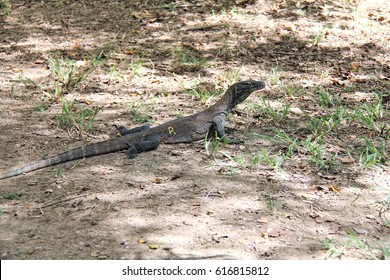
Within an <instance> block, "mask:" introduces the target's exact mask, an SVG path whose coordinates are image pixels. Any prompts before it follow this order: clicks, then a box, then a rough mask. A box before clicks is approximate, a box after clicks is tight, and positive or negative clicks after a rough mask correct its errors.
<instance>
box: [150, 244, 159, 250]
mask: <svg viewBox="0 0 390 280" xmlns="http://www.w3.org/2000/svg"><path fill="white" fill-rule="evenodd" d="M158 248H160V245H159V244H149V249H152V250H156V249H158Z"/></svg>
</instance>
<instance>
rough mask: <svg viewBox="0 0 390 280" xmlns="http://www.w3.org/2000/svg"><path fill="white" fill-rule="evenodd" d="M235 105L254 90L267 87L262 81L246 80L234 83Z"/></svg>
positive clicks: (232, 87)
mask: <svg viewBox="0 0 390 280" xmlns="http://www.w3.org/2000/svg"><path fill="white" fill-rule="evenodd" d="M230 88H231V89H232V92H233V94H234V96H233V102H234V105H237V104H238V103H241V102H242V101H244V100H245V99H246V98H247V97H248V96H249V95H250V94H251V93H252V92H254V91H256V90H259V89H263V88H265V83H264V82H262V81H255V80H246V81H241V82H238V83H235V84H233V85H232V86H231V87H230Z"/></svg>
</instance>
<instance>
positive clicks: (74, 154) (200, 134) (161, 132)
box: [0, 80, 265, 180]
mask: <svg viewBox="0 0 390 280" xmlns="http://www.w3.org/2000/svg"><path fill="white" fill-rule="evenodd" d="M264 87H265V83H264V82H261V81H254V80H247V81H242V82H238V83H235V84H233V85H232V86H230V87H229V88H228V90H227V91H226V92H225V94H224V95H223V96H222V97H221V99H220V100H219V101H218V102H216V103H215V104H214V105H212V106H210V107H209V108H207V109H205V110H204V111H202V112H199V113H196V114H194V115H190V116H187V117H184V118H178V119H174V120H171V121H168V122H166V123H163V124H161V125H159V126H156V127H152V128H149V127H142V128H138V129H137V128H136V129H133V131H132V130H127V129H125V128H123V127H120V128H119V130H120V132H121V134H122V136H121V137H118V138H115V139H109V140H107V141H103V142H98V143H94V144H90V145H86V146H83V147H80V148H76V149H73V150H69V151H65V152H63V153H60V154H57V155H54V156H52V157H49V158H47V159H43V160H40V161H37V162H34V163H31V164H28V165H25V166H23V167H21V168H17V169H14V170H12V171H8V172H5V173H1V174H0V180H1V179H5V178H9V177H13V176H17V175H20V174H22V173H26V172H30V171H34V170H37V169H41V168H44V167H48V166H52V165H56V164H60V163H64V162H68V161H72V160H76V159H81V158H86V157H91V156H96V155H102V154H107V153H112V152H117V151H122V150H129V157H130V158H133V157H135V156H136V155H137V153H140V152H145V151H148V150H152V149H155V148H157V146H158V145H159V144H160V143H167V144H174V143H189V142H193V141H197V140H201V139H204V137H205V136H206V134H207V133H209V132H210V131H211V132H213V131H215V132H217V134H218V135H219V136H220V137H222V136H224V135H225V130H224V127H223V121H224V119H225V118H226V116H227V115H228V114H229V113H230V112H231V110H232V109H233V108H234V107H235V106H236V105H237V104H239V103H241V102H242V101H244V100H245V99H246V98H247V97H248V96H249V95H250V94H251V93H252V92H254V91H256V90H259V89H262V88H264ZM210 135H212V134H210Z"/></svg>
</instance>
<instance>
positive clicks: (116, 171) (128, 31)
mask: <svg viewBox="0 0 390 280" xmlns="http://www.w3.org/2000/svg"><path fill="white" fill-rule="evenodd" d="M5 2H6V3H9V2H11V3H12V4H9V10H7V9H4V10H2V11H1V13H0V21H1V26H2V27H1V28H0V60H1V61H2V63H1V66H0V80H1V84H0V90H1V104H0V120H1V123H0V159H1V160H0V170H1V172H3V171H4V170H8V169H10V168H12V167H14V166H19V165H23V164H26V163H29V162H33V161H35V160H38V159H40V158H42V157H44V156H47V155H53V154H55V153H58V152H61V151H64V150H67V149H70V148H74V147H78V146H80V145H83V144H84V143H87V142H89V141H102V140H105V139H108V138H113V137H116V136H117V132H116V131H115V129H114V126H113V125H114V124H121V125H125V126H127V127H132V126H137V125H140V123H142V124H143V123H145V122H150V121H154V124H160V123H163V122H165V121H167V120H170V119H173V118H176V117H178V116H181V115H188V114H192V113H194V112H197V111H200V110H202V109H204V108H205V107H207V106H209V105H210V104H211V103H212V102H215V100H216V99H217V98H218V96H217V97H214V98H208V99H207V98H206V99H202V98H201V97H199V96H197V95H191V94H189V92H191V91H189V90H188V89H194V88H196V86H197V85H198V84H199V83H200V82H203V83H211V84H212V86H213V87H217V88H218V89H220V88H222V89H223V88H224V87H226V86H227V85H229V84H231V83H232V82H233V81H234V79H235V78H236V76H238V75H240V79H246V78H253V79H262V80H266V81H267V84H268V87H267V89H266V90H264V91H261V92H257V93H254V94H253V96H251V97H250V98H248V101H247V102H245V104H243V105H241V106H239V108H238V109H237V110H236V111H235V113H234V114H232V115H231V116H229V119H228V122H229V124H228V127H229V128H230V130H231V132H230V133H229V134H230V136H233V137H235V138H239V139H242V140H245V143H244V144H242V145H226V146H224V147H222V148H221V150H219V151H217V152H216V153H215V154H214V155H213V156H212V157H208V156H207V154H206V150H205V147H204V146H205V144H204V141H200V142H196V143H192V144H178V145H160V146H159V148H158V149H157V150H155V151H151V152H148V153H143V154H140V155H138V157H137V158H136V159H128V158H127V156H126V153H124V152H120V153H113V154H108V155H101V156H97V157H93V158H87V159H84V160H79V161H74V162H69V163H65V164H61V165H57V166H54V167H49V168H45V169H43V170H39V171H35V172H31V173H28V174H24V175H20V176H17V177H13V178H9V179H5V180H1V181H0V209H1V216H0V225H1V226H0V256H1V259H326V258H343V259H383V258H388V257H389V255H388V254H389V253H388V250H389V248H390V228H389V219H390V217H389V211H388V210H389V195H390V189H389V186H390V173H389V165H388V159H386V158H385V159H384V160H383V162H382V164H378V165H374V166H373V167H371V168H368V169H364V170H361V169H359V157H358V155H357V154H352V155H351V154H350V153H349V151H352V150H353V149H355V148H356V149H358V148H359V147H360V146H359V145H361V142H359V141H360V140H359V139H360V138H359V137H360V136H364V137H367V138H369V139H371V141H372V142H373V143H375V145H377V146H378V147H385V149H386V150H385V151H384V153H385V154H386V153H387V156H388V147H389V146H388V139H389V137H388V131H386V130H384V131H383V133H382V134H381V133H379V132H378V131H375V130H373V131H372V130H369V129H367V127H365V126H364V125H356V124H351V125H348V124H343V126H342V127H341V128H340V130H339V131H338V132H337V134H332V133H329V135H327V136H326V141H325V144H324V145H323V149H324V153H325V155H324V157H326V156H327V155H333V154H335V155H337V156H336V158H335V159H334V166H333V165H332V166H330V167H327V168H324V166H322V167H319V166H317V165H316V164H315V163H313V162H311V161H310V155H309V154H308V151H307V150H305V151H303V150H302V147H300V148H299V149H297V150H294V156H291V157H289V158H287V159H286V161H285V163H284V164H283V166H282V168H280V169H278V168H274V167H273V166H270V165H267V164H266V163H265V162H266V161H265V160H264V161H263V163H262V164H254V163H253V161H254V159H255V157H253V155H254V154H256V153H259V152H260V151H262V150H264V151H268V152H269V153H268V154H269V155H270V154H271V152H272V151H275V150H277V151H280V153H285V152H286V147H285V146H284V145H282V144H280V143H275V142H274V141H270V140H269V138H260V137H254V135H270V132H272V131H275V130H274V129H276V128H278V129H284V130H285V131H287V132H289V133H290V134H291V135H294V137H298V138H299V139H306V137H308V136H309V135H311V134H310V133H311V132H310V131H308V129H307V123H308V122H309V120H308V118H307V117H306V115H307V114H308V115H310V116H320V115H321V114H326V112H327V110H326V109H324V108H322V107H321V106H319V105H318V102H317V99H318V98H317V95H318V88H319V87H318V85H321V87H322V88H326V89H328V90H329V92H330V93H331V95H332V96H334V97H337V98H338V100H340V102H341V103H342V104H345V106H346V107H348V106H349V107H348V108H352V107H353V106H355V105H356V104H357V105H358V104H359V102H363V101H373V100H374V99H373V97H372V94H373V93H376V94H382V95H383V104H381V106H382V107H381V108H382V109H383V112H384V113H383V115H384V117H383V120H384V123H386V122H387V123H388V121H389V118H390V116H389V110H388V106H389V105H388V104H389V103H388V94H389V92H390V84H389V77H390V60H389V56H388V53H389V51H390V49H389V41H390V31H389V29H390V27H389V23H390V12H389V10H388V8H387V9H386V8H385V7H386V5H383V4H380V3H379V4H377V6H375V5H374V4H372V3H370V1H360V4H359V5H357V6H356V5H352V4H351V3H352V2H353V1H239V3H241V4H240V5H238V6H236V5H234V3H233V1H185V0H180V1H179V0H178V1H147V2H146V4H145V3H144V2H145V1H89V0H86V1H50V2H49V3H44V1H38V2H37V1H5ZM220 2H221V3H222V2H223V3H224V4H220ZM378 2H380V1H378ZM348 3H349V4H348ZM357 22H358V23H359V24H358V23H357ZM107 50H108V51H107ZM99 54H103V55H102V56H101V57H99V59H100V60H99V61H102V63H103V64H102V65H103V66H102V65H100V66H96V65H95V66H91V65H92V64H91V61H92V60H93V59H92V57H95V58H96V56H99ZM53 57H57V58H63V59H65V58H66V59H69V60H73V61H77V62H79V64H77V65H78V66H77V68H76V69H75V71H79V72H80V73H84V74H85V75H84V74H83V75H84V76H83V75H81V76H82V77H83V80H82V81H81V82H80V83H79V84H77V85H75V86H74V87H72V86H71V85H70V84H69V85H67V86H66V87H64V86H63V84H62V89H64V90H65V89H66V91H64V92H63V97H64V98H65V99H67V100H76V101H77V102H78V103H80V104H85V105H88V106H96V107H102V109H101V110H100V112H99V113H98V114H97V116H96V119H95V121H94V123H93V130H92V131H90V132H88V134H84V137H80V135H78V134H77V133H76V132H75V130H73V129H67V128H64V127H63V126H61V125H59V121H58V118H57V119H56V118H53V116H58V115H59V114H60V113H61V112H62V110H63V107H62V106H63V105H62V104H61V102H60V100H61V96H56V98H52V99H50V98H49V97H53V95H54V93H53V92H54V89H55V88H56V87H57V86H58V82H59V81H58V79H57V80H56V79H55V78H53V73H52V70H53V66H52V65H50V63H49V62H48V61H49V60H50V58H53ZM94 67H96V68H94ZM91 69H92V70H91ZM238 73H239V74H238ZM73 75H75V74H73ZM57 78H58V77H57ZM57 88H58V87H57ZM316 94H317V95H316ZM386 94H387V95H386ZM262 98H264V99H262ZM386 98H387V99H386ZM264 100H267V102H270V103H271V104H279V103H282V104H285V102H289V104H290V106H291V108H294V110H291V111H289V113H288V116H287V118H286V119H283V120H278V119H277V118H276V117H272V115H271V114H268V115H267V114H266V112H265V111H264V110H263V111H262V110H261V109H259V107H256V106H254V104H255V105H256V104H257V105H258V104H261V102H263V101H264ZM316 102H317V103H316ZM129 104H132V105H129ZM135 104H138V105H135ZM139 104H141V105H139ZM251 105H253V106H252V107H253V108H255V109H253V108H252V107H251ZM129 108H130V109H129ZM256 108H257V109H256ZM331 109H332V108H331V107H330V108H329V110H331ZM311 120H314V119H311ZM384 128H386V126H384ZM155 245H158V246H155ZM156 247H158V248H157V249H156ZM386 250H387V251H386ZM386 252H387V253H386ZM386 254H387V255H386Z"/></svg>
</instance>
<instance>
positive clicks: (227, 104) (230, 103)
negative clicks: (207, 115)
mask: <svg viewBox="0 0 390 280" xmlns="http://www.w3.org/2000/svg"><path fill="white" fill-rule="evenodd" d="M236 105H237V104H236V102H235V95H234V92H233V90H232V89H231V88H229V89H228V90H227V91H226V92H225V94H224V95H223V96H222V97H221V99H220V100H218V101H217V102H216V103H215V104H214V105H212V106H210V108H209V109H210V110H212V111H214V112H215V113H224V114H225V115H228V114H229V113H230V112H231V111H232V109H233V108H234V107H235V106H236Z"/></svg>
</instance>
